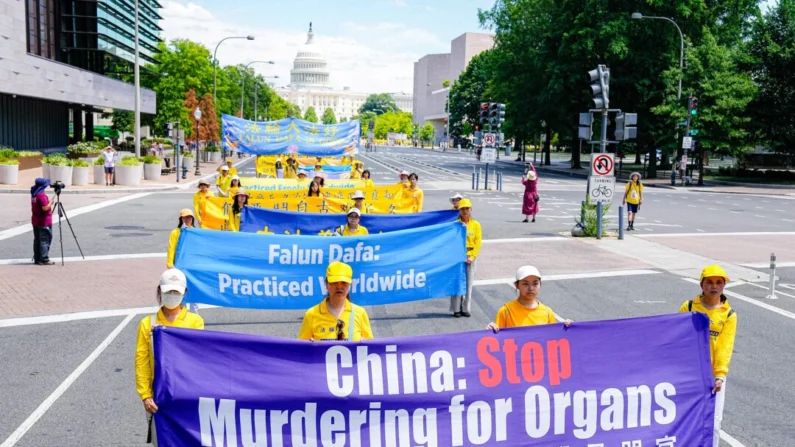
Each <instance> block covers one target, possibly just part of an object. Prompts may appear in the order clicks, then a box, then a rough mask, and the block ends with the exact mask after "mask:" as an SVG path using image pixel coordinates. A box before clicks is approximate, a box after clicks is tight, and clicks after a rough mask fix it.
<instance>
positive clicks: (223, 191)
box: [215, 166, 232, 197]
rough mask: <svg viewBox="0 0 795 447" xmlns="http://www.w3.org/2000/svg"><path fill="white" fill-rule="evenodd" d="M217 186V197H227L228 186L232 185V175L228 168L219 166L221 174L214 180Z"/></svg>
mask: <svg viewBox="0 0 795 447" xmlns="http://www.w3.org/2000/svg"><path fill="white" fill-rule="evenodd" d="M215 186H217V187H218V197H229V188H230V187H231V186H232V177H231V176H230V175H229V168H228V167H226V166H221V175H219V176H218V179H217V180H216V181H215Z"/></svg>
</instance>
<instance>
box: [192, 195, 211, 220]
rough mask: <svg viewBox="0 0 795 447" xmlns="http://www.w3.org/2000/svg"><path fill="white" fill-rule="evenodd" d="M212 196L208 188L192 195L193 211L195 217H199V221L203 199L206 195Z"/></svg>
mask: <svg viewBox="0 0 795 447" xmlns="http://www.w3.org/2000/svg"><path fill="white" fill-rule="evenodd" d="M213 196H214V194H213V192H212V191H210V190H207V192H205V193H203V192H201V191H199V192H197V193H196V194H194V195H193V212H194V213H195V215H196V218H198V219H199V222H201V220H202V205H204V200H205V199H207V197H213Z"/></svg>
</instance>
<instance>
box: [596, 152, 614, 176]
mask: <svg viewBox="0 0 795 447" xmlns="http://www.w3.org/2000/svg"><path fill="white" fill-rule="evenodd" d="M615 165H616V163H615V154H596V156H594V158H593V160H591V175H597V176H609V175H613V169H614V168H615Z"/></svg>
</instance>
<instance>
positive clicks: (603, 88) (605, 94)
mask: <svg viewBox="0 0 795 447" xmlns="http://www.w3.org/2000/svg"><path fill="white" fill-rule="evenodd" d="M588 76H590V78H591V82H593V84H591V90H592V91H593V102H594V105H595V106H596V108H597V109H607V108H609V107H610V69H609V68H607V66H605V65H598V66H597V67H596V69H595V70H591V71H589V72H588Z"/></svg>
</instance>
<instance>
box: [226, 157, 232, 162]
mask: <svg viewBox="0 0 795 447" xmlns="http://www.w3.org/2000/svg"><path fill="white" fill-rule="evenodd" d="M233 161H234V159H233V158H232V157H226V162H227V163H232V162H233Z"/></svg>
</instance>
